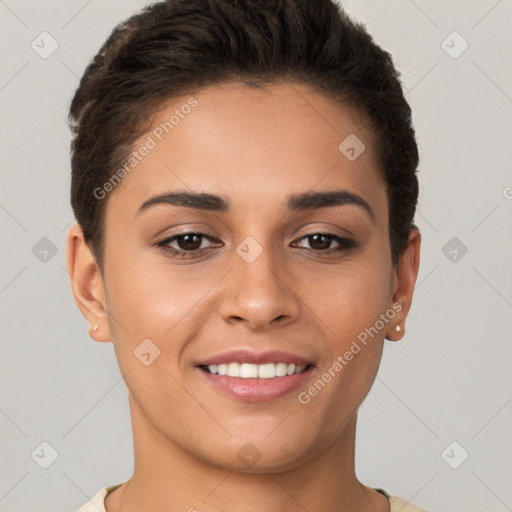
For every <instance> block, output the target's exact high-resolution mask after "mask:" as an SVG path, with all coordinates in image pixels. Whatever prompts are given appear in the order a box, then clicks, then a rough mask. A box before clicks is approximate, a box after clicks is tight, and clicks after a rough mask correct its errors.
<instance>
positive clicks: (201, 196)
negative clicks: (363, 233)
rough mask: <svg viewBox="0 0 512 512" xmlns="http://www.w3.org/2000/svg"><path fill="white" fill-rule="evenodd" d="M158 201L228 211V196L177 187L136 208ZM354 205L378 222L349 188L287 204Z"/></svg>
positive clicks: (293, 207) (296, 207)
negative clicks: (175, 189) (177, 188)
mask: <svg viewBox="0 0 512 512" xmlns="http://www.w3.org/2000/svg"><path fill="white" fill-rule="evenodd" d="M156 204H170V205H174V206H185V207H187V208H195V209H199V210H207V211H214V212H219V213H229V211H230V202H229V199H228V198H226V197H223V196H218V195H214V194H207V193H203V192H189V191H186V190H183V191H182V190H177V191H172V192H167V193H164V194H160V195H156V196H152V197H150V198H149V199H148V200H146V201H144V203H142V205H141V206H140V208H139V209H138V210H137V213H136V215H139V214H141V213H142V212H144V211H145V210H148V209H149V208H150V207H151V206H154V205H156ZM345 205H355V206H359V207H360V208H362V209H363V210H364V211H365V212H366V213H367V214H368V215H369V216H370V218H371V219H372V222H373V223H375V214H374V212H373V210H372V208H371V206H370V205H369V204H368V203H367V202H366V201H365V200H364V199H363V198H362V197H361V196H359V195H358V194H355V193H353V192H349V191H348V190H330V191H325V192H304V193H301V194H292V195H291V196H290V197H289V198H288V200H287V202H286V204H285V209H286V213H291V212H295V211H303V210H316V209H320V208H328V207H331V206H345Z"/></svg>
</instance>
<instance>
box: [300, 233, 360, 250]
mask: <svg viewBox="0 0 512 512" xmlns="http://www.w3.org/2000/svg"><path fill="white" fill-rule="evenodd" d="M301 240H307V242H308V245H309V248H308V247H304V248H305V249H311V250H313V251H315V252H324V253H326V254H330V253H333V252H342V251H345V250H348V249H351V248H353V247H355V246H356V243H355V242H354V241H353V240H350V239H348V238H343V237H341V236H337V235H332V234H329V233H313V234H310V235H306V236H303V237H302V238H301ZM333 241H334V242H336V244H337V245H338V247H332V245H331V244H332V242H333Z"/></svg>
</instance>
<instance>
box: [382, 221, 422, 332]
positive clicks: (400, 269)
mask: <svg viewBox="0 0 512 512" xmlns="http://www.w3.org/2000/svg"><path fill="white" fill-rule="evenodd" d="M420 246H421V233H420V232H419V230H418V229H417V228H413V229H411V231H410V233H409V240H408V243H407V247H406V248H405V249H404V251H403V253H402V255H401V256H400V259H399V262H398V264H397V266H396V268H395V270H394V275H393V283H394V284H393V289H394V294H393V304H396V303H400V304H401V305H402V308H401V309H400V311H399V312H397V314H396V316H395V320H394V321H393V322H392V323H390V324H389V326H388V329H387V333H386V338H387V339H388V340H390V341H398V340H400V339H401V338H402V336H403V335H404V333H405V320H406V318H407V315H408V313H409V310H410V308H411V303H412V295H413V292H414V285H415V283H416V278H417V277H418V269H419V266H420ZM397 325H400V332H396V329H395V328H396V326H397Z"/></svg>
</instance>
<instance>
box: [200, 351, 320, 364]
mask: <svg viewBox="0 0 512 512" xmlns="http://www.w3.org/2000/svg"><path fill="white" fill-rule="evenodd" d="M235 362H236V363H252V364H265V363H287V364H294V365H295V366H308V365H310V364H313V363H312V362H311V361H308V360H307V359H304V358H303V357H300V356H298V355H296V354H291V353H290V352H283V351H281V350H268V351H266V352H253V351H251V350H246V349H238V350H229V351H228V352H222V353H221V354H217V355H214V356H212V357H209V358H208V359H205V360H204V361H201V362H200V363H199V364H198V366H210V365H212V364H227V363H235Z"/></svg>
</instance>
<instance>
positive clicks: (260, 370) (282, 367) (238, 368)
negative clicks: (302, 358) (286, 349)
mask: <svg viewBox="0 0 512 512" xmlns="http://www.w3.org/2000/svg"><path fill="white" fill-rule="evenodd" d="M305 368H306V367H305V366H295V365H294V364H293V363H291V364H286V363H265V364H251V363H229V364H224V363H223V364H211V365H209V366H208V371H209V372H210V373H214V374H218V375H227V376H228V377H240V378H242V379H256V378H259V379H273V378H274V377H285V376H286V375H293V374H295V373H302V372H303V371H304V370H305Z"/></svg>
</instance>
